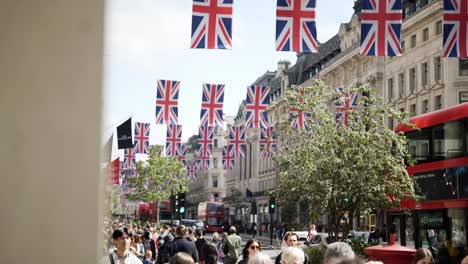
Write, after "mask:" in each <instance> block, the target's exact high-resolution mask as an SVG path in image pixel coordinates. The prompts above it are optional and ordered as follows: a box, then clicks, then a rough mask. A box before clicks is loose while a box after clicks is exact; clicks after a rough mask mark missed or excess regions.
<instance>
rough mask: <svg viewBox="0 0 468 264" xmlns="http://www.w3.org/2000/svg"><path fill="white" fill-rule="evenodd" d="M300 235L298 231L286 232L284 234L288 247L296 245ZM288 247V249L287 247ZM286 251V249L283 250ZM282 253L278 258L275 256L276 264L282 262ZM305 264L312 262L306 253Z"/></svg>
mask: <svg viewBox="0 0 468 264" xmlns="http://www.w3.org/2000/svg"><path fill="white" fill-rule="evenodd" d="M298 238H299V237H298V236H297V234H296V233H294V232H286V234H285V235H284V242H285V243H286V246H287V248H290V247H296V246H297V240H298ZM287 248H286V249H287ZM286 249H285V250H286ZM283 252H284V251H283ZM282 254H283V253H280V254H279V255H278V256H277V257H276V258H275V264H280V263H281V258H282ZM303 262H304V264H309V263H310V259H309V256H308V255H307V254H305V256H304V261H303Z"/></svg>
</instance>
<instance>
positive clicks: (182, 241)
mask: <svg viewBox="0 0 468 264" xmlns="http://www.w3.org/2000/svg"><path fill="white" fill-rule="evenodd" d="M175 235H176V237H175V238H174V240H173V241H171V242H169V243H168V244H167V245H166V246H165V249H164V253H163V254H164V256H163V263H166V262H169V261H170V259H171V258H172V257H173V256H175V255H176V254H177V253H179V252H185V253H187V254H188V255H189V256H191V257H192V258H193V261H194V262H198V252H197V248H196V247H195V244H194V243H193V242H191V241H189V240H187V239H186V237H187V227H186V226H184V225H179V226H177V227H176V230H175ZM171 263H172V262H171Z"/></svg>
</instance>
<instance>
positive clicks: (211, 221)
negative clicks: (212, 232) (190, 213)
mask: <svg viewBox="0 0 468 264" xmlns="http://www.w3.org/2000/svg"><path fill="white" fill-rule="evenodd" d="M206 223H207V224H208V225H211V226H222V225H223V219H222V218H217V217H208V218H206Z"/></svg>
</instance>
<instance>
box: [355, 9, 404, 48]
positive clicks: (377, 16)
mask: <svg viewBox="0 0 468 264" xmlns="http://www.w3.org/2000/svg"><path fill="white" fill-rule="evenodd" d="M402 19H403V14H402V11H401V0H363V1H362V11H361V54H362V55H367V56H401V54H402V49H401V43H400V37H401V21H402Z"/></svg>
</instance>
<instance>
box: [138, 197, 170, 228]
mask: <svg viewBox="0 0 468 264" xmlns="http://www.w3.org/2000/svg"><path fill="white" fill-rule="evenodd" d="M158 211H159V222H160V223H163V224H167V223H170V222H171V204H170V202H169V201H161V202H160V203H159V210H157V209H156V203H150V204H148V203H140V204H139V206H138V217H139V218H140V219H143V218H144V219H147V220H151V221H156V214H157V213H158Z"/></svg>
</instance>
